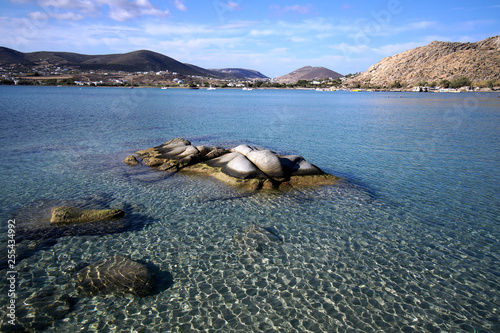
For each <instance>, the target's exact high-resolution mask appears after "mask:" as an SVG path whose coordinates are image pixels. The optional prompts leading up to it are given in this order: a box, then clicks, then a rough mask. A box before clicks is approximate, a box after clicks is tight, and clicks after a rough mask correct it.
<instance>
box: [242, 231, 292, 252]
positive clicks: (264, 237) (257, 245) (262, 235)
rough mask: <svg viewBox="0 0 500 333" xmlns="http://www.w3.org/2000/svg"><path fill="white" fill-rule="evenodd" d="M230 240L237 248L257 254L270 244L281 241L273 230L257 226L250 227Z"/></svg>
mask: <svg viewBox="0 0 500 333" xmlns="http://www.w3.org/2000/svg"><path fill="white" fill-rule="evenodd" d="M232 240H233V243H235V244H236V245H238V246H239V247H242V248H244V249H246V250H248V251H257V252H262V251H263V250H264V248H265V247H266V246H267V245H269V244H270V243H272V242H277V243H281V242H282V241H283V239H282V238H281V236H279V234H278V230H276V229H275V228H273V227H268V228H263V227H260V226H258V225H252V226H250V227H248V228H247V229H245V230H243V231H242V232H241V233H238V234H235V235H234V236H233V239H232Z"/></svg>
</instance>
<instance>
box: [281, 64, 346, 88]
mask: <svg viewBox="0 0 500 333" xmlns="http://www.w3.org/2000/svg"><path fill="white" fill-rule="evenodd" d="M341 77H343V75H342V74H339V73H337V72H334V71H332V70H330V69H328V68H325V67H311V66H305V67H302V68H299V69H297V70H295V71H293V72H291V73H288V74H286V75H283V76H280V77H277V78H275V79H274V80H273V81H276V82H279V83H287V84H290V83H297V81H299V80H308V81H311V80H322V79H328V78H332V79H338V78H341Z"/></svg>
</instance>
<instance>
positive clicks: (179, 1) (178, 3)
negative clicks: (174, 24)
mask: <svg viewBox="0 0 500 333" xmlns="http://www.w3.org/2000/svg"><path fill="white" fill-rule="evenodd" d="M174 5H175V8H177V9H178V10H181V11H183V12H185V11H186V10H188V8H187V7H186V5H185V4H184V0H175V1H174Z"/></svg>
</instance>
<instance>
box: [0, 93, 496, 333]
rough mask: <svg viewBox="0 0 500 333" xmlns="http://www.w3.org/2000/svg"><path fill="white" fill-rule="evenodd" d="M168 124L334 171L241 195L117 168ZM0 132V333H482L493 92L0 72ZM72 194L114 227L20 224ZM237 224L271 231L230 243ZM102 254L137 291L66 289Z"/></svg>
mask: <svg viewBox="0 0 500 333" xmlns="http://www.w3.org/2000/svg"><path fill="white" fill-rule="evenodd" d="M178 137H181V138H185V139H187V140H189V141H190V142H191V143H192V144H193V145H208V146H220V147H225V148H231V147H235V146H237V145H240V144H248V145H251V146H256V147H262V148H266V149H270V150H273V151H275V152H278V153H283V154H297V155H301V156H303V157H304V158H305V159H306V160H307V161H309V162H311V163H313V164H314V165H316V166H318V167H319V168H321V169H322V170H323V171H325V172H328V173H331V174H333V175H336V176H339V177H341V178H342V181H340V182H339V183H338V184H337V185H330V186H323V187H316V188H301V189H295V190H289V191H281V192H278V191H258V192H255V193H253V192H248V191H244V190H241V189H238V188H234V187H231V186H228V185H226V184H223V183H221V182H219V181H218V180H216V179H212V178H210V177H200V176H192V175H186V174H183V173H182V172H181V173H174V174H171V173H166V172H161V171H157V170H153V169H151V168H149V167H146V166H129V165H127V164H125V163H123V159H124V158H125V157H127V156H128V155H130V154H133V153H134V152H135V151H137V150H140V149H145V148H149V147H153V146H157V145H160V144H162V143H165V142H167V141H169V140H171V139H173V138H178ZM0 142H1V145H0V184H1V192H0V193H1V195H0V225H1V235H0V242H1V243H2V246H0V249H1V251H2V252H4V253H1V255H0V258H2V260H3V261H2V263H3V266H2V271H1V274H0V278H1V279H2V285H4V286H5V287H4V288H2V290H3V291H2V293H1V294H0V304H1V309H0V315H1V318H0V327H1V329H2V331H12V330H13V327H14V326H15V327H17V328H20V327H22V329H24V330H26V331H32V332H300V333H302V332H500V172H499V171H500V93H495V92H493V93H410V92H397V93H394V92H345V91H336V92H319V91H311V90H271V89H269V90H257V89H254V90H251V91H243V90H235V89H232V90H230V89H217V90H214V91H207V90H205V89H200V90H189V89H167V90H164V89H155V88H135V89H128V88H91V87H22V86H0ZM71 203H73V204H74V205H75V206H84V207H91V208H120V209H123V210H125V211H126V219H127V221H128V223H129V224H128V227H126V228H124V229H120V230H113V229H112V228H111V229H110V230H109V232H99V233H88V232H82V233H81V234H80V233H79V232H75V233H71V232H68V233H63V234H57V233H50V232H48V233H40V235H38V236H36V237H31V238H30V239H28V238H26V237H25V236H24V235H23V233H22V232H25V230H24V229H23V230H24V231H23V230H21V226H22V225H23V224H26V223H27V222H26V221H27V220H30V221H31V222H30V223H36V222H37V221H38V220H37V219H38V218H41V216H42V215H43V214H42V211H44V209H45V211H46V209H47V207H51V206H54V205H70V204H71ZM23 219H26V221H24V220H23ZM33 221H34V222H33ZM13 222H15V223H16V226H17V229H16V226H13V225H12V224H13ZM252 226H260V227H262V228H267V229H269V230H273V232H275V233H277V234H278V235H279V238H280V239H281V241H279V242H269V243H266V244H264V245H265V246H264V247H263V248H262V249H261V250H260V251H254V250H252V249H249V248H245V247H241V246H240V245H241V244H238V243H237V242H235V237H238V235H244V234H245V232H246V230H249V229H248V228H251V227H252ZM9 230H12V231H9ZM9 240H14V241H15V242H9ZM14 243H15V246H14ZM9 250H14V251H13V252H8V251H9ZM11 253H14V254H15V255H16V257H15V260H14V262H13V261H7V260H6V258H8V254H11ZM115 255H122V256H126V257H128V258H130V259H132V260H134V261H137V262H140V263H143V264H144V265H147V267H150V269H151V271H152V272H154V276H155V279H156V286H155V289H154V290H153V291H152V292H151V294H149V295H147V296H144V297H139V296H134V295H132V294H130V295H129V294H126V295H116V294H102V295H101V294H99V295H93V296H89V295H86V294H83V293H81V292H79V291H78V288H77V285H78V281H77V275H78V274H77V273H78V272H79V271H80V270H81V269H83V268H84V267H86V266H88V265H90V264H92V263H95V262H98V261H101V260H105V259H107V258H110V257H113V256H115ZM7 263H8V265H7ZM11 276H13V278H12V279H10V280H9V278H11ZM12 293H14V294H12ZM12 300H14V301H12ZM12 302H13V303H14V304H15V307H12V306H11V305H10V304H12ZM9 306H10V308H9ZM9 315H10V316H9ZM13 317H15V324H16V325H12V323H13V322H11V320H12V318H13Z"/></svg>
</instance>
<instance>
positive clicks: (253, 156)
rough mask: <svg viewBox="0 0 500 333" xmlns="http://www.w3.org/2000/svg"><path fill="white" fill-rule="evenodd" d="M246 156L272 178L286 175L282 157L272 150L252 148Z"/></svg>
mask: <svg viewBox="0 0 500 333" xmlns="http://www.w3.org/2000/svg"><path fill="white" fill-rule="evenodd" d="M245 156H246V157H247V158H248V160H250V162H252V163H253V164H254V165H256V166H257V168H259V169H260V170H261V171H262V172H263V173H265V174H266V175H267V176H269V177H271V178H283V177H285V173H284V172H283V166H282V165H281V162H280V159H279V158H278V156H277V155H276V154H274V153H273V152H271V151H270V150H252V151H250V152H248V153H247V154H246V155H245Z"/></svg>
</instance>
